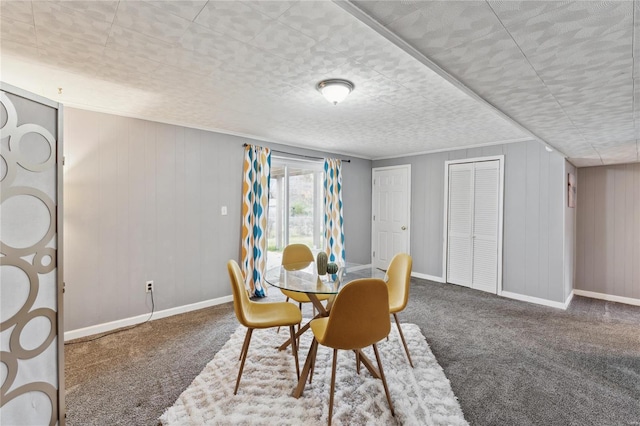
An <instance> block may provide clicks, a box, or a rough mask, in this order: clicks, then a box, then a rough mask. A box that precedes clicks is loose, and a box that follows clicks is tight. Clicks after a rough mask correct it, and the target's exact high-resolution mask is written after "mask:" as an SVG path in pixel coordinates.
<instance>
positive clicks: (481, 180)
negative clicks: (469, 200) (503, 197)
mask: <svg viewBox="0 0 640 426" xmlns="http://www.w3.org/2000/svg"><path fill="white" fill-rule="evenodd" d="M499 177H500V163H499V161H497V160H496V161H484V162H480V163H475V172H474V185H475V186H474V203H473V205H474V209H473V238H472V239H473V266H472V268H473V281H472V284H471V287H473V288H476V289H478V290H483V291H488V292H490V293H496V292H497V283H498V191H499V189H500V187H499Z"/></svg>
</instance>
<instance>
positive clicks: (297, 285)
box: [265, 262, 385, 295]
mask: <svg viewBox="0 0 640 426" xmlns="http://www.w3.org/2000/svg"><path fill="white" fill-rule="evenodd" d="M384 276H385V272H384V271H382V270H380V269H377V268H373V267H371V265H358V264H354V263H347V264H346V266H341V267H340V268H338V272H337V273H335V274H328V273H327V274H324V275H320V274H318V268H317V267H316V262H298V263H288V264H285V265H279V266H276V267H274V268H271V269H269V270H267V273H266V274H265V281H266V282H267V283H268V284H270V285H271V286H273V287H278V288H281V289H283V290H290V291H297V292H300V293H305V294H307V295H310V294H314V295H317V294H338V292H339V291H340V289H341V288H342V287H344V285H345V284H347V283H348V282H350V281H353V280H355V279H358V278H384Z"/></svg>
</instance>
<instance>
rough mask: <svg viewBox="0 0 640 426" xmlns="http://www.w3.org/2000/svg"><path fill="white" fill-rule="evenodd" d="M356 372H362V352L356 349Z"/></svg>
mask: <svg viewBox="0 0 640 426" xmlns="http://www.w3.org/2000/svg"><path fill="white" fill-rule="evenodd" d="M356 372H357V373H358V375H359V374H360V352H358V351H356Z"/></svg>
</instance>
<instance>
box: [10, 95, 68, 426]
mask: <svg viewBox="0 0 640 426" xmlns="http://www.w3.org/2000/svg"><path fill="white" fill-rule="evenodd" d="M0 104H1V105H0V108H3V111H2V113H3V114H2V115H3V120H2V122H1V123H0V126H1V127H0V139H6V138H8V143H7V144H4V143H3V144H2V145H1V146H0V156H1V159H0V161H2V165H1V166H2V168H1V169H0V172H1V173H0V193H1V196H0V209H2V207H3V205H4V207H8V205H7V204H5V201H6V200H7V199H9V198H11V197H18V196H20V197H21V196H31V197H35V198H36V199H37V200H38V201H40V202H41V203H42V204H44V210H43V211H44V213H42V214H41V215H40V216H42V217H40V219H43V220H44V219H47V220H48V221H49V222H48V224H44V225H43V226H42V233H40V234H38V235H37V238H34V239H33V240H34V241H32V240H26V239H25V240H26V241H27V242H26V243H24V244H25V245H27V246H26V247H22V246H21V247H13V246H11V245H9V244H7V243H6V242H5V241H2V240H0V252H1V254H2V256H0V265H8V266H12V267H15V268H18V269H20V270H21V271H22V272H24V274H25V275H26V277H27V280H28V286H29V290H28V295H27V297H26V300H24V303H22V306H20V307H19V308H18V309H16V311H15V312H16V313H15V314H13V315H11V314H10V315H11V316H10V317H8V318H2V319H1V320H0V321H1V322H0V332H2V333H5V332H6V333H10V335H9V339H8V340H9V351H8V352H7V351H4V352H2V353H1V354H0V356H1V357H2V363H3V364H4V365H3V368H5V369H6V376H5V377H4V380H3V381H2V385H1V386H0V407H1V406H5V405H6V404H8V403H9V402H10V401H12V400H16V399H23V398H21V397H22V396H23V395H25V394H27V393H29V392H34V391H36V392H42V393H43V394H44V395H46V396H47V397H48V398H49V400H50V402H51V419H50V424H56V422H57V421H58V409H57V408H58V396H57V389H56V386H57V383H47V382H31V383H25V384H23V385H21V386H19V387H17V388H13V385H14V382H15V379H16V377H18V373H19V369H20V365H21V364H22V365H24V364H25V363H20V362H19V361H24V360H34V359H37V358H39V357H40V358H42V357H44V356H45V355H43V354H44V353H45V352H46V351H47V349H48V348H50V347H51V345H52V344H55V342H56V336H57V333H58V324H57V313H56V311H55V310H54V309H51V308H45V307H37V306H34V303H35V301H36V298H37V296H38V293H39V290H40V282H41V280H40V275H41V274H49V273H54V270H55V268H56V266H57V251H56V249H55V248H52V247H48V246H49V245H52V243H53V245H54V246H57V244H56V243H57V241H56V238H57V235H56V223H57V221H56V203H55V202H54V200H52V199H51V197H49V196H48V195H47V194H46V193H45V192H43V191H42V190H41V189H38V188H34V187H29V186H14V185H13V183H14V180H15V177H16V173H17V170H19V169H21V171H20V173H42V172H45V171H47V172H48V171H49V170H50V169H52V168H55V167H56V152H57V151H56V146H57V145H56V143H57V141H56V139H55V137H54V136H53V135H52V134H51V132H49V131H48V130H47V129H45V128H44V127H42V126H40V125H39V124H37V123H24V124H21V125H18V122H19V121H18V113H17V110H16V108H15V105H14V104H13V103H12V101H11V99H10V97H9V96H7V93H5V92H4V91H0ZM33 134H35V135H33ZM25 135H30V136H29V138H31V139H33V137H35V138H37V142H38V144H42V143H45V144H48V150H49V152H48V156H47V155H43V154H42V153H43V152H45V153H46V149H47V147H46V145H45V146H44V147H43V146H41V145H40V146H39V147H38V149H37V150H35V151H38V153H37V154H35V156H36V158H30V157H29V152H26V151H29V150H28V149H27V150H22V151H21V149H20V143H21V141H22V139H23V138H24V136H25ZM25 140H26V139H25ZM29 143H31V142H29ZM55 174H56V173H54V175H55ZM27 181H30V180H29V179H27ZM51 185H52V188H53V189H54V191H53V192H55V185H56V182H55V181H54V182H52V183H51ZM9 204H10V203H9ZM46 216H48V217H46ZM19 225H20V226H17V228H18V229H22V228H28V226H23V224H19ZM26 230H28V229H26ZM0 238H2V235H0ZM35 240H37V241H35ZM25 259H31V260H25ZM43 282H45V281H43ZM7 284H8V285H11V283H7ZM55 293H56V294H57V291H56V292H55ZM18 303H21V302H18ZM56 305H57V303H56ZM12 312H13V311H12ZM43 320H46V321H47V322H48V324H49V325H50V327H48V329H47V328H43V327H42V326H41V325H42V324H44V322H43ZM34 330H38V331H37V332H36V334H35V335H34V334H33V333H34ZM34 336H36V338H35V339H34ZM24 342H30V345H29V346H28V347H25V345H24ZM48 352H49V353H50V351H48ZM42 361H43V362H48V361H49V360H48V359H47V360H45V359H44V358H43V359H42ZM56 365H57V363H56ZM3 375H4V374H3Z"/></svg>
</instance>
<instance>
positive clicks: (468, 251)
mask: <svg viewBox="0 0 640 426" xmlns="http://www.w3.org/2000/svg"><path fill="white" fill-rule="evenodd" d="M473 201H474V198H473V163H465V164H452V165H450V166H449V206H448V212H449V217H448V233H447V248H448V253H447V259H448V261H447V281H448V282H450V283H453V284H458V285H462V286H465V287H471V282H472V257H473V254H472V248H473V245H472V236H473V234H472V233H473Z"/></svg>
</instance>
